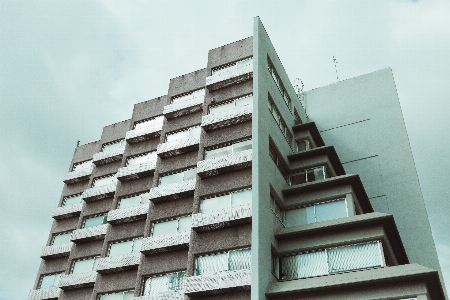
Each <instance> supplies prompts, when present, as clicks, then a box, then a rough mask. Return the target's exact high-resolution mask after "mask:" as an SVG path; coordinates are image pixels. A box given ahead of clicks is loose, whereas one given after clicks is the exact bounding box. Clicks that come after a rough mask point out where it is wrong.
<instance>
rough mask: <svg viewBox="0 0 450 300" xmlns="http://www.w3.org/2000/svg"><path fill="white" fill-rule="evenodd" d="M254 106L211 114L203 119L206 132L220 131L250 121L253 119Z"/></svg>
mask: <svg viewBox="0 0 450 300" xmlns="http://www.w3.org/2000/svg"><path fill="white" fill-rule="evenodd" d="M252 112H253V106H252V105H244V106H240V107H236V108H233V109H230V110H227V111H224V112H222V113H217V114H209V115H206V116H203V117H202V125H201V126H202V127H203V129H204V130H206V131H210V130H214V129H219V128H223V127H227V126H231V125H234V124H239V123H243V122H247V121H250V120H251V119H252Z"/></svg>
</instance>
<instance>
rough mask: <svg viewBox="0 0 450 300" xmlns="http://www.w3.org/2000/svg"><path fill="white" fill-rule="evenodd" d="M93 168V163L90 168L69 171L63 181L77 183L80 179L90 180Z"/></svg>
mask: <svg viewBox="0 0 450 300" xmlns="http://www.w3.org/2000/svg"><path fill="white" fill-rule="evenodd" d="M93 168H94V165H91V166H90V167H88V168H83V169H80V170H75V171H71V172H68V173H66V175H64V178H63V182H64V183H65V184H72V183H77V182H80V181H84V180H88V179H89V177H90V176H91V174H92V169H93Z"/></svg>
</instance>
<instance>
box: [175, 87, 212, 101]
mask: <svg viewBox="0 0 450 300" xmlns="http://www.w3.org/2000/svg"><path fill="white" fill-rule="evenodd" d="M204 96H205V89H200V90H196V91H193V92H190V93H188V94H184V95H181V96H175V97H172V103H181V102H184V101H188V100H191V99H195V98H198V97H204Z"/></svg>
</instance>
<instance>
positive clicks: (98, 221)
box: [83, 214, 108, 228]
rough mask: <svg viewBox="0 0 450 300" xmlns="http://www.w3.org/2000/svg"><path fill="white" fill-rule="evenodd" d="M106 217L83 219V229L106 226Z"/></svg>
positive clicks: (105, 215)
mask: <svg viewBox="0 0 450 300" xmlns="http://www.w3.org/2000/svg"><path fill="white" fill-rule="evenodd" d="M107 217H108V215H107V214H104V215H99V216H93V217H88V218H86V219H84V222H83V228H88V227H93V226H98V225H102V224H106V223H107Z"/></svg>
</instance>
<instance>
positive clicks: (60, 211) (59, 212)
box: [52, 202, 83, 220]
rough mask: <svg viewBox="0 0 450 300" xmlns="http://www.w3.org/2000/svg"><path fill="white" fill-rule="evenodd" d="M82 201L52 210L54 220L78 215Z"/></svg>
mask: <svg viewBox="0 0 450 300" xmlns="http://www.w3.org/2000/svg"><path fill="white" fill-rule="evenodd" d="M82 208H83V203H82V202H81V203H76V204H71V205H67V206H60V207H57V208H55V209H54V210H53V213H52V217H53V219H56V220H61V219H67V218H71V217H75V216H78V215H80V213H81V209H82Z"/></svg>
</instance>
